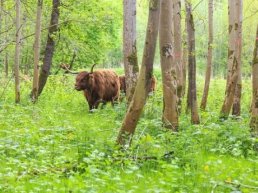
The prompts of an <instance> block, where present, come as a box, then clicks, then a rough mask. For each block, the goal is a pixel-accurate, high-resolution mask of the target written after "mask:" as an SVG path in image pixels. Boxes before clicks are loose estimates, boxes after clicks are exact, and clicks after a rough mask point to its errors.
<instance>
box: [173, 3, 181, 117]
mask: <svg viewBox="0 0 258 193" xmlns="http://www.w3.org/2000/svg"><path fill="white" fill-rule="evenodd" d="M172 14H173V22H172V23H173V25H174V26H173V28H174V33H173V35H174V41H173V42H174V62H175V64H176V74H177V97H178V105H177V106H178V110H179V112H181V103H182V98H183V65H182V34H181V1H180V0H173V13H172Z"/></svg>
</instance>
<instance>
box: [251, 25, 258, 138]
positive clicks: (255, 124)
mask: <svg viewBox="0 0 258 193" xmlns="http://www.w3.org/2000/svg"><path fill="white" fill-rule="evenodd" d="M252 85H253V97H252V109H251V121H250V127H251V129H252V133H253V134H254V135H255V136H256V137H257V136H258V25H257V30H256V39H255V47H254V55H253V62H252Z"/></svg>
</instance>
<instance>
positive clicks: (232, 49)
mask: <svg viewBox="0 0 258 193" xmlns="http://www.w3.org/2000/svg"><path fill="white" fill-rule="evenodd" d="M236 5H237V1H236V0H228V7H229V10H228V15H229V28H228V29H229V49H228V73H227V84H226V92H225V95H226V96H225V99H224V102H223V105H222V108H221V112H220V118H222V119H227V118H228V116H229V113H230V110H231V108H232V105H233V100H234V95H235V90H236V84H237V80H238V68H239V64H238V59H237V53H236V42H237V31H238V22H237V19H236V18H237V12H238V11H237V6H236Z"/></svg>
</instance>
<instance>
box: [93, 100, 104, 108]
mask: <svg viewBox="0 0 258 193" xmlns="http://www.w3.org/2000/svg"><path fill="white" fill-rule="evenodd" d="M100 103H105V101H103V100H102V99H99V100H97V101H95V103H94V107H95V108H96V109H97V108H98V106H99V104H100Z"/></svg>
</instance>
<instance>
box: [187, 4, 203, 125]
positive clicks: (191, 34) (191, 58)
mask: <svg viewBox="0 0 258 193" xmlns="http://www.w3.org/2000/svg"><path fill="white" fill-rule="evenodd" d="M186 18H187V35H188V37H187V39H188V65H189V67H188V100H189V105H190V107H191V122H192V123H193V124H199V123H200V119H199V114H198V108H197V94H196V58H195V29H194V20H193V15H192V5H191V3H189V2H188V1H186Z"/></svg>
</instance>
